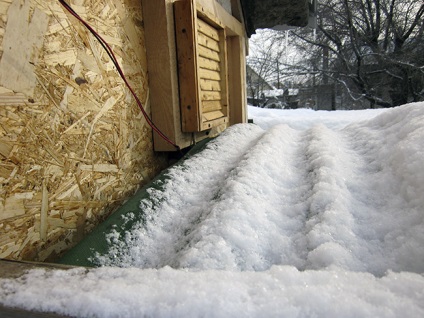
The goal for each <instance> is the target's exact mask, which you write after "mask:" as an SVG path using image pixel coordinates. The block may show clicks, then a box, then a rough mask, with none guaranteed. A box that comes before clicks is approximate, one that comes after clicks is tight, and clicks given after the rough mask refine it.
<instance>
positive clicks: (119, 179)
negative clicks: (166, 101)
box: [0, 0, 166, 261]
mask: <svg viewBox="0 0 424 318" xmlns="http://www.w3.org/2000/svg"><path fill="white" fill-rule="evenodd" d="M68 3H70V4H71V5H72V7H73V8H74V10H75V11H76V12H78V13H79V14H80V15H81V16H82V17H83V18H84V19H85V20H86V21H87V22H88V23H89V24H90V25H91V26H92V27H93V28H94V29H95V30H96V31H97V32H98V33H99V34H100V35H101V36H102V37H104V39H105V40H107V41H108V43H109V44H110V46H111V47H112V49H113V50H114V52H115V54H116V57H117V59H118V60H119V62H120V64H121V66H122V68H123V71H124V73H125V75H126V76H127V78H128V80H129V82H130V84H131V85H132V86H133V88H134V89H135V91H136V93H137V94H138V96H139V97H140V99H141V101H143V102H144V104H145V107H146V109H147V112H148V113H149V112H150V109H149V102H148V100H149V87H148V80H147V74H146V72H147V65H146V55H145V46H144V30H143V15H142V8H141V1H139V0H98V1H88V0H73V1H68ZM165 165H166V160H165V158H164V157H162V156H161V155H158V154H155V153H154V152H153V145H152V131H151V129H150V128H149V126H148V125H147V124H146V121H145V119H144V118H143V117H142V115H141V112H140V110H139V109H138V106H137V105H136V103H135V101H134V100H133V98H132V97H131V95H130V92H129V90H128V89H127V88H126V87H125V85H124V82H123V81H122V79H121V78H120V77H119V75H118V73H117V72H116V70H115V67H114V66H113V65H112V63H111V61H110V59H109V57H108V56H107V54H106V52H105V51H104V50H103V48H102V47H101V46H100V44H99V43H98V42H97V40H96V39H95V38H94V37H93V36H92V35H91V34H90V33H89V32H88V31H87V30H86V29H85V28H84V27H83V26H82V25H81V24H80V23H79V22H78V21H77V20H76V19H75V18H73V17H72V16H70V15H69V14H68V13H66V12H65V10H64V9H63V8H62V7H61V6H60V3H59V2H58V1H56V0H0V258H6V259H12V260H35V261H45V260H54V258H55V257H57V255H59V254H61V253H62V252H63V251H65V250H67V249H68V248H70V247H71V246H72V245H74V244H75V243H76V242H77V241H78V240H80V239H81V238H82V237H83V236H84V235H85V234H86V233H87V232H89V231H90V230H91V229H92V228H93V227H94V226H95V225H96V224H98V223H99V222H100V221H101V220H103V219H104V218H105V217H106V216H107V215H108V214H109V213H111V212H112V211H113V209H114V208H116V207H117V206H119V205H120V204H122V203H123V201H124V200H125V199H127V198H128V197H129V196H130V195H131V194H133V193H134V192H135V191H136V190H137V188H138V187H139V186H140V185H142V184H145V183H146V182H148V181H149V180H151V178H152V177H153V176H155V175H156V174H157V173H158V172H159V171H160V170H161V169H163V168H164V167H165Z"/></svg>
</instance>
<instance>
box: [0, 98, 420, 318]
mask: <svg viewBox="0 0 424 318" xmlns="http://www.w3.org/2000/svg"><path fill="white" fill-rule="evenodd" d="M249 118H252V119H253V121H254V124H240V125H235V126H232V127H230V128H229V129H227V130H226V131H224V132H223V133H222V134H221V135H220V136H219V137H217V138H216V139H214V140H212V141H211V142H209V143H208V145H207V147H206V149H205V150H203V151H202V152H200V153H198V154H196V155H194V156H193V157H191V158H189V159H187V160H184V161H182V162H181V163H180V164H179V165H175V166H173V167H172V168H170V169H169V171H168V172H167V174H168V177H169V178H168V179H167V180H166V181H165V182H164V183H163V184H162V185H161V187H160V188H159V189H157V188H151V189H150V190H149V192H150V199H149V200H143V201H141V202H140V212H141V211H142V213H145V214H146V215H147V217H146V222H145V223H143V224H141V223H137V222H136V223H135V224H134V226H133V227H132V229H131V230H130V231H128V232H124V231H121V230H120V229H119V228H117V229H114V230H113V231H111V232H110V233H109V234H108V242H109V245H110V248H109V251H108V252H107V253H105V254H103V255H99V254H97V255H95V257H94V261H95V262H97V264H98V265H99V268H93V269H86V268H75V269H71V270H46V269H37V270H31V271H29V272H28V273H26V274H25V275H24V276H22V277H20V278H17V279H5V278H2V279H0V304H3V305H6V306H16V307H19V308H26V309H30V310H37V311H51V312H57V313H61V314H66V315H72V316H77V317H142V316H148V317H150V316H152V317H199V316H201V317H276V316H278V317H282V316H284V317H341V316H343V317H400V316H402V317H423V316H424V275H423V274H424V249H423V248H422V246H423V245H424V231H423V228H424V197H423V196H422V193H424V169H422V167H423V166H424V143H423V140H424V126H423V123H424V103H415V104H409V105H404V106H401V107H397V108H393V109H385V110H360V111H359V110H357V111H335V112H326V111H313V110H307V109H299V110H276V109H274V110H273V109H260V108H255V107H249ZM127 217H128V218H133V217H134V215H132V214H131V213H129V214H128V215H127Z"/></svg>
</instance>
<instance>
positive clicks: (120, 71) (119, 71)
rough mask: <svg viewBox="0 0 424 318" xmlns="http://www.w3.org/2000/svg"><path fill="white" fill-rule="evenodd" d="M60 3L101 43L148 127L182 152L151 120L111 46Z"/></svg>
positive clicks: (65, 5)
mask: <svg viewBox="0 0 424 318" xmlns="http://www.w3.org/2000/svg"><path fill="white" fill-rule="evenodd" d="M59 2H60V3H61V4H62V5H63V7H64V8H65V9H66V10H68V11H69V13H70V14H72V16H74V17H75V18H76V19H77V20H78V21H80V22H81V23H82V24H83V25H84V26H85V27H86V28H87V29H88V30H89V31H90V32H91V33H92V34H93V35H94V37H95V38H96V39H97V40H98V41H99V42H100V44H101V45H102V47H103V48H104V50H105V51H106V53H107V54H108V55H109V57H110V59H111V60H112V62H113V64H114V65H115V67H116V69H117V71H118V73H119V75H120V76H121V78H122V80H123V81H124V83H125V85H126V86H127V87H128V89H129V90H130V92H131V95H132V96H133V97H134V99H135V101H136V102H137V105H138V107H139V108H140V110H141V112H142V114H143V116H144V118H145V119H146V121H147V123H148V125H149V126H150V127H151V128H152V129H153V130H154V131H155V132H156V133H157V134H158V135H159V136H160V137H161V138H162V139H164V140H165V141H166V142H167V143H169V144H171V145H172V146H174V147H175V148H176V149H177V150H180V147H179V146H178V145H177V144H175V143H174V142H173V141H172V140H170V139H169V138H168V137H167V136H166V135H165V134H164V133H163V132H162V131H161V130H160V129H159V128H158V127H157V126H156V125H155V124H154V122H153V121H152V120H151V119H150V117H149V115H148V114H147V113H146V110H145V109H144V107H143V104H142V102H141V101H140V99H139V98H138V96H137V94H136V93H135V92H134V90H133V88H132V87H131V85H130V84H129V83H128V81H127V78H126V77H125V74H124V72H123V71H122V69H121V66H120V65H119V63H118V60H117V59H116V56H115V54H114V53H113V50H112V48H111V47H110V45H109V44H108V43H107V42H106V41H105V40H104V39H103V38H102V37H101V36H100V35H99V34H98V33H97V32H96V31H95V30H94V29H93V28H92V27H91V26H90V25H89V24H88V23H87V22H85V21H84V20H83V19H82V18H81V17H80V16H79V15H78V14H77V13H76V12H75V11H74V10H73V9H72V8H71V7H70V6H69V5H68V4H67V3H66V2H65V1H64V0H59Z"/></svg>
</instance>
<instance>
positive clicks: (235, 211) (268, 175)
mask: <svg viewBox="0 0 424 318" xmlns="http://www.w3.org/2000/svg"><path fill="white" fill-rule="evenodd" d="M299 140H300V133H299V132H297V131H295V130H293V129H291V128H289V127H288V126H286V125H283V126H277V127H274V128H272V129H270V130H269V131H268V132H267V133H266V134H265V135H264V136H263V137H262V138H261V139H260V140H259V141H258V142H257V143H256V144H255V146H254V147H252V149H250V151H249V152H248V153H247V154H246V156H245V159H244V160H243V161H241V162H240V164H239V166H238V167H237V168H236V169H234V170H233V171H232V173H231V175H229V176H228V178H227V180H226V181H225V183H224V185H223V187H222V189H221V191H220V195H219V197H218V198H217V199H216V200H214V201H213V202H211V213H209V215H208V218H207V219H205V220H203V222H202V223H200V224H199V225H198V226H197V227H196V228H195V229H194V230H193V231H192V232H191V233H190V237H188V244H187V247H188V248H187V249H185V250H183V251H181V253H180V256H179V260H178V264H175V265H177V267H182V268H195V269H226V270H255V271H258V270H266V269H269V268H270V267H271V266H272V265H275V264H288V265H294V266H301V265H302V260H301V258H300V255H299V251H300V252H301V253H302V249H301V248H299V246H298V245H299V241H301V238H300V237H299V228H301V227H302V224H303V222H302V214H303V215H304V214H305V209H306V203H305V202H304V199H305V189H306V190H307V189H308V185H307V184H305V183H304V181H305V179H304V175H305V172H304V171H303V166H301V165H299V166H298V168H297V169H295V168H294V166H296V161H297V157H298V153H297V152H298V147H299ZM270 158H278V159H279V160H278V162H269V160H270ZM235 198H237V200H236V201H235Z"/></svg>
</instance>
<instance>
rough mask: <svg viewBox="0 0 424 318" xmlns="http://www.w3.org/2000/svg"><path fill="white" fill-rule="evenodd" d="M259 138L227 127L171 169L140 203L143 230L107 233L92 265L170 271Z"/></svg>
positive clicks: (255, 130)
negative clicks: (105, 247)
mask: <svg viewBox="0 0 424 318" xmlns="http://www.w3.org/2000/svg"><path fill="white" fill-rule="evenodd" d="M263 134H264V131H263V130H262V129H261V128H259V127H258V126H255V125H250V126H247V127H246V126H245V127H243V128H241V127H237V126H235V127H232V129H229V130H228V131H227V132H224V133H223V134H222V135H221V138H219V139H217V140H214V141H212V142H210V143H209V144H208V146H207V148H206V149H205V150H203V151H202V155H201V156H193V157H192V158H190V159H188V160H186V161H185V162H184V163H183V164H182V165H178V166H176V167H173V168H171V169H170V171H169V173H168V177H169V178H168V179H167V180H166V181H165V184H164V185H163V186H162V189H163V190H157V189H153V188H152V189H150V200H146V201H142V202H141V210H142V211H143V213H144V214H145V215H146V218H147V219H146V224H142V223H136V224H135V226H134V228H133V229H132V230H131V231H128V232H126V233H119V232H112V233H110V234H109V237H108V238H109V240H110V241H111V242H112V244H111V246H110V249H109V252H108V253H107V254H106V255H97V256H96V262H98V263H99V264H102V265H112V266H120V267H128V266H136V267H142V268H156V267H163V266H166V265H174V263H175V261H174V258H175V255H176V254H177V253H178V252H179V251H180V250H181V249H183V248H184V246H185V239H184V237H185V235H187V233H189V232H191V231H192V229H193V228H194V227H195V226H196V224H198V223H199V222H200V221H201V220H202V219H203V218H205V217H206V216H205V215H206V214H207V213H209V207H208V206H209V205H210V202H211V201H213V199H214V198H215V197H216V196H217V194H218V192H219V191H220V189H221V188H222V183H223V182H224V181H225V179H226V178H227V176H228V175H229V174H230V172H231V170H232V169H234V168H235V167H237V166H238V165H239V163H240V161H241V160H242V158H243V156H244V155H245V153H246V152H247V151H248V150H249V149H250V148H251V147H252V146H253V145H254V144H255V143H256V140H257V139H259V138H260V137H261V136H262V135H263Z"/></svg>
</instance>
